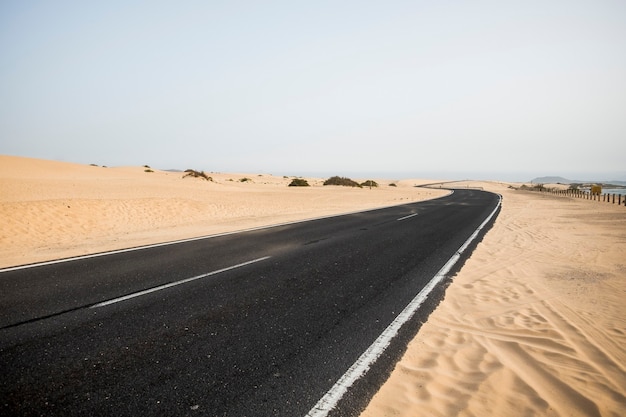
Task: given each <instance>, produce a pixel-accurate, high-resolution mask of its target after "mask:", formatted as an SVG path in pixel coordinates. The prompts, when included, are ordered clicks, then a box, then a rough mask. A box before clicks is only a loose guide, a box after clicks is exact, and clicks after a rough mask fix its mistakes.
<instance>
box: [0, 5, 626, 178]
mask: <svg viewBox="0 0 626 417" xmlns="http://www.w3.org/2000/svg"><path fill="white" fill-rule="evenodd" d="M624 51H626V3H624V2H620V1H573V2H572V1H565V0H555V1H550V2H532V1H531V2H523V3H517V4H513V3H508V2H494V1H472V2H469V1H460V2H454V3H453V4H444V3H441V2H430V1H414V2H404V1H391V2H385V3H384V4H383V3H378V2H355V1H347V2H341V3H336V2H325V1H320V2H315V3H305V4H298V3H294V2H287V1H269V2H263V3H256V2H251V1H244V2H240V3H237V4H234V3H217V2H196V1H189V2H185V3H149V4H146V3H142V2H135V1H112V2H106V3H91V2H88V3H85V2H76V1H59V2H43V1H40V2H38V1H34V2H19V1H10V0H9V1H4V2H2V3H0V56H2V58H1V60H2V65H0V95H1V96H2V97H3V100H1V101H0V154H8V155H21V156H30V157H35V158H44V159H53V160H63V161H68V162H79V163H87V164H89V163H95V164H99V165H110V166H119V165H143V164H150V165H151V166H155V167H159V168H164V169H169V168H182V169H185V168H189V167H193V168H198V169H205V170H212V171H219V172H269V173H279V174H281V175H302V174H300V173H305V172H318V173H335V174H337V175H355V173H364V174H374V173H390V174H391V173H396V174H398V173H400V174H402V173H409V174H410V175H411V176H413V174H414V173H415V174H421V173H432V175H434V176H437V177H438V178H442V179H448V178H449V177H450V175H454V176H457V175H461V176H462V177H468V178H476V177H481V176H485V175H488V176H491V175H494V174H503V175H506V176H507V177H508V178H516V180H520V181H524V180H530V179H532V178H534V177H537V176H545V175H558V176H563V177H570V176H572V175H578V174H577V173H579V172H582V173H586V172H589V173H593V174H594V176H595V175H600V176H602V177H604V176H606V175H608V176H611V175H613V173H620V174H619V175H620V177H619V178H607V179H609V180H615V179H620V178H621V179H626V174H624V173H625V171H624V164H623V161H624V156H625V155H626V117H624V109H626V77H625V76H624V74H626V54H624ZM519 174H524V176H526V175H527V174H528V175H529V176H530V178H525V177H520V176H519ZM407 175H408V174H407ZM440 175H441V176H440ZM585 176H586V175H585ZM454 179H456V177H455V178H454ZM479 179H484V178H479ZM502 180H505V179H504V178H503V179H502Z"/></svg>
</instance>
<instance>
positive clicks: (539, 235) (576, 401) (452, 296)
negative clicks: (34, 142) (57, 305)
mask: <svg viewBox="0 0 626 417" xmlns="http://www.w3.org/2000/svg"><path fill="white" fill-rule="evenodd" d="M190 168H194V167H190ZM147 169H148V168H146V167H122V168H105V167H97V166H88V165H80V164H70V163H63V162H54V161H43V160H35V159H29V158H18V157H9V156H0V216H1V217H2V223H1V224H2V226H1V229H0V267H8V266H13V265H20V264H27V263H33V262H38V261H45V260H50V259H55V258H61V257H69V256H76V255H83V254H88V253H95V252H101V251H106V250H112V249H120V248H126V247H132V246H138V245H144V244H150V243H158V242H163V241H172V240H177V239H184V238H190V237H196V236H204V235H209V234H215V233H223V232H229V231H235V230H242V229H247V228H253V227H258V226H263V225H271V224H277V223H284V222H289V221H296V220H301V219H308V218H316V217H321V216H327V215H334V214H339V213H345V212H351V211H357V210H363V209H369V208H376V207H382V206H389V205H394V204H402V203H406V202H412V201H420V200H424V199H429V198H436V197H439V196H441V195H444V194H445V193H446V191H445V190H436V189H419V188H415V187H414V185H416V184H421V183H427V182H432V181H428V180H404V181H385V180H378V179H376V180H377V181H378V182H379V184H380V187H378V188H374V189H372V190H369V189H356V188H355V189H352V188H346V187H328V186H326V187H325V186H322V185H321V184H322V182H323V179H321V178H317V179H316V178H308V181H309V183H310V184H311V185H312V186H311V187H302V188H299V187H287V184H288V183H289V182H291V178H283V177H276V176H272V175H269V174H261V175H259V174H255V175H251V174H220V173H207V174H208V175H210V176H211V177H212V178H213V181H212V182H209V181H204V180H201V179H194V178H185V179H183V178H182V176H183V173H180V172H165V171H159V170H156V169H152V170H153V171H154V172H146V170H147ZM243 178H248V179H249V181H245V182H242V181H241V179H243ZM363 180H365V179H363ZM390 183H394V184H396V185H397V186H396V187H392V186H389V184H390ZM453 185H457V186H459V187H481V188H484V189H486V190H490V191H494V192H497V193H500V194H502V196H503V206H502V211H501V213H500V215H499V216H498V218H497V219H496V221H495V224H494V226H493V228H492V229H491V230H490V231H489V232H488V233H487V235H486V236H485V237H484V239H483V240H482V242H481V243H479V245H478V247H477V248H476V250H475V251H474V252H473V253H472V255H471V257H470V258H469V259H468V260H467V261H466V263H465V264H464V266H463V268H462V269H461V271H460V272H459V273H458V274H457V275H456V276H455V277H453V279H452V280H451V283H450V285H449V287H448V288H447V290H446V294H445V298H444V300H443V301H442V302H441V304H440V305H439V306H438V307H437V309H436V310H435V311H434V312H433V313H432V314H431V316H430V318H429V319H428V321H427V322H426V323H425V324H424V325H423V326H422V328H421V330H420V331H419V333H418V334H417V336H416V337H415V339H414V340H413V341H412V342H411V343H410V345H409V346H408V349H407V351H406V353H405V355H404V357H403V358H402V360H401V361H400V362H399V363H398V364H397V366H396V369H395V371H394V372H393V374H392V375H391V377H390V378H389V380H388V381H387V383H386V384H385V385H384V386H383V387H382V389H381V390H380V392H379V393H378V394H377V395H376V396H375V397H374V398H373V399H372V401H371V403H370V404H369V406H368V408H367V409H366V410H365V411H364V412H363V414H362V416H364V417H374V416H376V417H384V416H484V415H490V416H596V415H602V416H618V415H624V414H625V413H624V412H625V410H626V397H625V393H626V376H625V375H626V372H625V371H626V367H625V365H624V364H626V349H625V348H624V346H626V307H625V303H624V301H623V300H624V299H625V296H626V246H625V243H626V207H624V206H621V207H618V206H616V205H612V204H607V203H599V202H594V201H588V200H578V199H573V198H569V197H557V196H553V195H549V194H540V193H533V192H528V191H519V190H513V189H511V188H509V186H508V185H507V184H501V183H494V182H488V183H471V182H460V183H458V184H453Z"/></svg>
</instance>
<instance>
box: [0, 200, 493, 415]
mask: <svg viewBox="0 0 626 417" xmlns="http://www.w3.org/2000/svg"><path fill="white" fill-rule="evenodd" d="M499 201H500V200H499V196H497V195H494V194H491V193H487V192H483V191H477V190H456V191H455V192H454V193H453V194H451V195H449V196H446V197H442V198H439V199H436V200H430V201H425V202H419V203H412V204H406V205H401V206H396V207H391V208H386V209H380V210H370V211H365V212H361V213H354V214H350V215H345V216H336V217H330V218H326V219H319V220H314V221H307V222H301V223H294V224H289V225H283V226H277V227H271V228H265V229H258V230H253V231H248V232H243V233H236V234H229V235H224V236H216V237H211V238H206V239H200V240H194V241H186V242H180V243H176V244H171V245H163V246H157V247H152V248H144V249H139V250H133V251H127V252H121V253H114V254H109V255H105V256H98V257H94V258H87V259H77V260H68V261H66V262H60V263H55V264H46V265H39V266H33V267H29V268H23V269H12V270H5V271H0V371H2V379H1V380H0V412H1V414H2V415H42V414H43V415H48V416H54V415H63V416H66V415H94V416H97V415H103V416H104V415H115V416H125V415H173V416H186V415H190V416H193V415H209V416H298V415H301V416H304V415H306V414H307V413H309V412H310V411H311V410H312V408H313V407H314V406H315V405H316V404H317V403H318V401H319V400H320V399H321V398H322V397H324V395H325V394H326V393H327V392H328V390H329V389H331V388H332V387H333V385H334V384H335V382H336V381H337V380H339V379H340V378H341V377H342V375H344V373H345V372H346V370H348V369H349V368H350V367H351V366H352V365H353V364H354V363H355V361H356V360H357V359H358V358H359V356H360V355H361V354H362V353H363V352H365V351H366V350H367V349H368V347H370V346H371V345H372V343H373V342H374V341H375V340H376V339H377V338H378V337H379V336H380V334H381V333H382V332H383V331H385V329H386V328H387V327H388V326H389V325H390V323H392V322H393V321H394V319H395V318H396V317H397V316H398V315H399V314H400V312H402V310H403V309H404V308H405V307H406V306H407V304H409V303H410V302H411V300H413V299H414V297H415V296H416V294H418V293H419V292H420V291H421V290H422V288H423V287H424V286H425V285H426V284H427V283H428V282H429V281H430V280H431V278H432V277H433V276H435V275H436V274H437V272H438V271H440V270H441V268H442V267H443V266H444V265H445V264H446V262H447V261H448V260H449V259H450V258H451V257H452V256H454V255H455V253H457V251H458V250H459V248H460V247H462V246H463V245H464V243H465V242H466V241H467V240H468V238H469V237H470V236H471V235H472V234H473V233H474V231H475V230H476V229H477V228H478V227H479V226H480V225H481V224H482V223H483V222H484V221H485V219H487V217H488V216H489V215H491V214H492V213H494V212H495V211H497V208H498V207H499ZM492 221H493V219H492ZM468 253H469V251H468V252H465V254H466V255H464V256H467V254H468ZM441 294H442V289H441V288H440V289H439V291H438V296H439V297H440V296H441ZM436 302H437V299H436V297H435V299H433V300H431V301H430V302H428V303H426V304H425V305H424V308H423V309H420V311H418V313H417V314H416V315H415V316H413V317H412V318H411V320H409V322H407V323H406V324H405V325H403V326H402V328H401V330H400V332H399V334H398V336H397V337H395V338H394V339H393V342H392V343H391V344H390V346H389V347H388V348H387V349H386V350H385V352H384V354H383V355H381V357H380V359H379V360H378V361H376V364H375V365H374V366H373V367H372V369H370V371H369V372H368V373H367V375H366V376H365V377H363V378H361V379H360V380H359V381H358V382H357V383H355V384H354V385H353V386H352V387H351V388H350V391H349V392H348V393H347V394H346V395H345V396H343V397H342V398H341V401H339V403H338V404H337V405H336V407H334V408H333V410H332V412H330V414H329V415H356V414H358V412H359V410H360V409H361V407H363V406H364V404H365V402H366V401H367V399H368V398H369V396H370V395H371V394H372V393H373V392H375V391H376V390H377V389H378V387H379V385H380V383H382V382H383V381H384V379H385V377H386V375H388V373H389V371H390V369H391V366H392V365H393V363H394V362H395V361H396V360H397V359H398V358H399V356H400V354H401V353H402V350H403V348H404V346H405V344H406V341H408V340H410V338H412V337H413V336H414V334H415V332H416V331H417V329H418V328H419V325H420V323H421V322H423V320H425V318H426V315H427V314H428V311H429V310H431V309H432V308H434V305H436ZM422 310H423V311H422Z"/></svg>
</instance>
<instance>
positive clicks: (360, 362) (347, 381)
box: [305, 195, 502, 417]
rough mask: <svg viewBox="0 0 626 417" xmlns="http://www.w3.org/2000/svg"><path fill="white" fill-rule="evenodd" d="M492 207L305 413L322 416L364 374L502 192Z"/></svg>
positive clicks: (451, 263)
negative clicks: (437, 269)
mask: <svg viewBox="0 0 626 417" xmlns="http://www.w3.org/2000/svg"><path fill="white" fill-rule="evenodd" d="M499 197H500V199H499V201H498V204H497V205H496V208H495V209H494V210H493V211H492V212H491V214H490V215H489V216H488V217H487V218H486V219H485V221H484V222H482V223H481V225H480V226H478V228H477V229H476V230H475V231H474V233H472V235H471V236H470V237H469V238H468V239H467V240H466V241H465V243H464V244H463V245H462V246H461V247H460V248H459V250H457V251H456V253H455V254H454V255H453V256H452V257H451V258H450V259H449V260H448V262H446V264H445V265H444V266H443V267H442V268H441V269H440V270H439V272H437V274H436V275H435V276H434V277H433V278H432V279H431V280H430V282H429V283H428V284H427V285H426V286H425V287H424V288H423V289H422V290H421V291H420V292H419V293H418V294H417V295H416V296H415V298H414V299H413V300H411V302H410V303H409V304H408V305H407V306H406V307H405V308H404V310H402V312H401V313H400V314H399V315H398V316H397V317H396V318H395V320H394V321H392V322H391V324H390V325H389V326H388V327H387V328H386V329H385V330H384V331H383V332H382V333H381V335H380V336H378V338H377V339H376V340H375V341H374V343H372V344H371V345H370V347H369V348H367V350H366V351H365V352H363V354H362V355H361V356H360V357H359V358H358V359H357V360H356V362H355V363H354V364H353V365H352V366H351V367H350V368H349V369H348V370H347V371H346V373H345V374H343V376H342V377H341V378H339V380H338V381H337V382H336V383H335V385H333V386H332V388H331V389H330V390H328V392H327V393H326V395H324V396H323V397H322V398H321V399H320V400H319V401H318V402H317V404H315V406H314V407H313V408H312V409H311V410H310V411H309V412H308V413H307V414H306V416H305V417H326V416H327V415H328V413H329V412H330V411H331V410H332V409H334V408H335V406H336V405H337V403H338V402H339V400H341V398H342V397H343V396H344V395H345V393H346V392H347V391H348V389H349V388H350V387H351V386H352V384H354V383H355V382H356V381H357V380H358V379H359V378H361V377H362V376H364V375H365V374H366V373H367V371H369V369H370V368H371V366H372V365H373V364H374V362H376V360H377V359H378V358H379V357H380V355H382V353H383V352H384V351H385V349H386V348H387V347H388V346H389V344H390V343H391V340H392V339H393V338H394V337H395V336H396V335H397V334H398V331H399V330H400V328H401V327H402V325H404V323H406V322H407V321H408V320H409V319H410V318H411V317H413V315H414V314H415V312H416V311H417V309H418V308H419V307H420V305H421V304H422V303H423V302H424V301H425V300H426V298H427V297H428V295H429V294H430V292H431V291H432V290H433V289H434V288H435V287H436V286H437V284H439V282H440V281H441V280H443V279H444V278H445V276H446V274H447V273H448V272H449V271H450V270H451V269H452V267H453V266H454V264H456V263H457V262H458V260H459V258H460V257H461V254H462V253H463V252H464V251H465V250H466V249H467V247H468V246H469V245H470V244H471V243H472V241H473V240H474V239H476V236H478V233H480V231H481V230H482V229H483V227H485V225H486V224H487V223H488V222H489V221H490V220H491V218H492V217H493V216H494V215H495V214H496V212H497V211H498V209H499V208H500V205H501V204H502V196H501V195H500V196H499Z"/></svg>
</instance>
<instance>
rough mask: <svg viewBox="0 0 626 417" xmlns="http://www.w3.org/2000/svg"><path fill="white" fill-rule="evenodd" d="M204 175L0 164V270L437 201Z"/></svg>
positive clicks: (419, 194) (423, 192)
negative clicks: (362, 211)
mask: <svg viewBox="0 0 626 417" xmlns="http://www.w3.org/2000/svg"><path fill="white" fill-rule="evenodd" d="M186 168H187V167H186ZM188 168H192V169H193V168H195V167H188ZM146 171H148V172H146ZM149 171H152V172H149ZM207 175H209V176H211V178H212V179H213V181H207V180H204V179H200V178H189V177H187V178H183V176H184V173H183V172H167V171H159V170H157V169H154V168H148V167H145V166H138V167H115V168H107V167H101V166H91V165H81V164H73V163H65V162H56V161H47V160H38V159H32V158H21V157H14V156H1V155H0V218H2V226H1V228H0V268H2V267H8V266H14V265H21V264H28V263H33V262H40V261H46V260H51V259H58V258H65V257H71V256H80V255H85V254H90V253H96V252H102V251H108V250H114V249H122V248H128V247H134V246H140V245H146V244H151V243H158V242H167V241H174V240H179V239H185V238H193V237H199V236H206V235H211V234H217V233H224V232H231V231H236V230H245V229H248V228H254V227H259V226H266V225H272V224H277V223H285V222H290V221H297V220H303V219H310V218H316V217H322V216H329V215H336V214H341V213H347V212H353V211H359V210H363V209H372V208H378V207H383V206H390V205H395V204H402V203H408V202H413V201H420V200H425V199H429V198H434V197H438V196H442V195H445V194H447V191H445V190H428V189H420V188H415V187H414V185H415V184H418V183H419V181H385V180H380V181H378V182H379V187H375V188H372V189H371V190H370V189H369V188H351V187H340V186H323V185H322V184H323V182H324V180H325V178H308V182H309V184H310V185H311V186H310V187H288V186H287V185H288V184H289V183H290V182H291V181H292V179H293V178H285V177H282V176H278V177H277V176H272V175H269V174H254V175H252V174H232V173H228V174H221V173H209V172H207ZM244 179H245V181H243V180H244ZM355 180H357V179H356V178H355ZM365 180H367V178H366V179H363V180H361V181H365ZM392 183H393V184H395V186H390V184H392Z"/></svg>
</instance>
